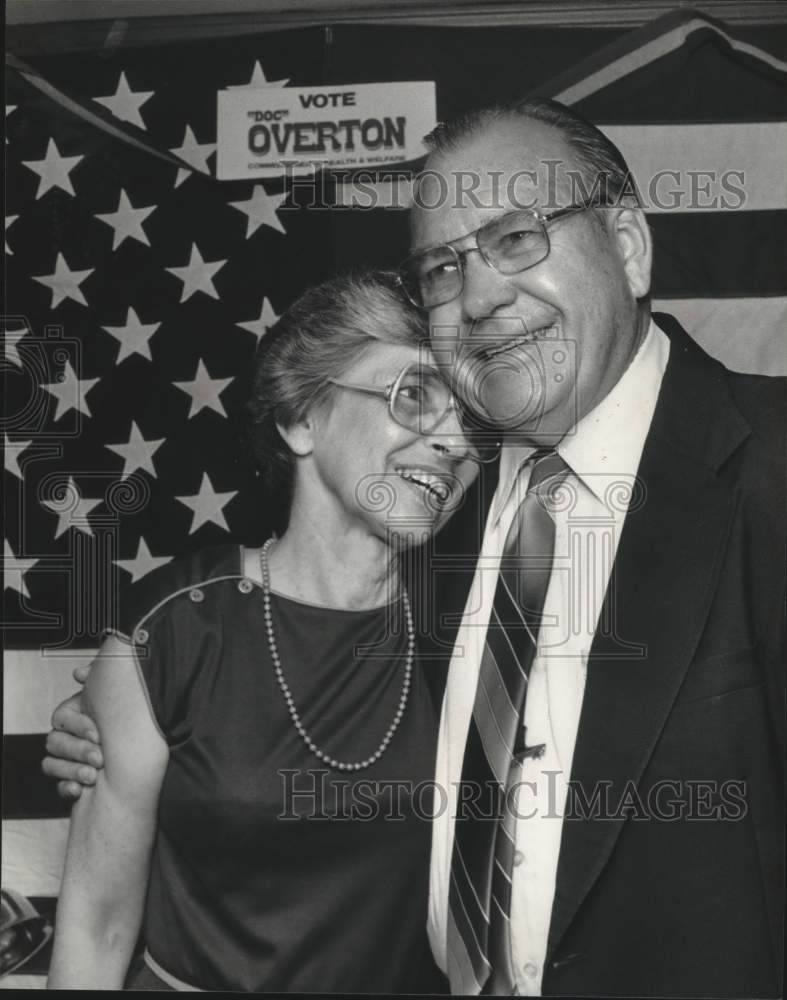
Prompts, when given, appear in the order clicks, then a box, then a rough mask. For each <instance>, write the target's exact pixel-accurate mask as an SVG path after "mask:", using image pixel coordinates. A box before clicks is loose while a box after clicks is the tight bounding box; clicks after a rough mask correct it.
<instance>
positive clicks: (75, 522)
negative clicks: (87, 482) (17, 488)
mask: <svg viewBox="0 0 787 1000" xmlns="http://www.w3.org/2000/svg"><path fill="white" fill-rule="evenodd" d="M103 502H104V498H103V497H98V498H97V499H92V500H91V499H88V498H87V497H83V496H82V494H81V493H80V492H79V487H78V486H77V484H76V483H75V482H74V479H73V477H72V476H69V477H68V484H67V485H66V486H63V487H62V489H61V490H60V491H59V492H58V494H57V498H56V499H53V500H42V501H41V503H42V504H43V505H44V507H48V508H49V510H51V511H52V513H53V514H57V516H58V522H57V529H56V531H55V538H60V536H61V535H63V534H65V532H66V531H68V529H69V528H76V529H77V530H78V531H82V532H84V533H85V534H86V535H92V534H93V529H92V528H91V527H90V522H89V521H88V519H87V515H88V514H89V513H90V511H91V510H93V508H94V507H98V505H99V504H101V503H103Z"/></svg>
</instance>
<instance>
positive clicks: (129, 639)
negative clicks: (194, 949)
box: [106, 573, 242, 989]
mask: <svg viewBox="0 0 787 1000" xmlns="http://www.w3.org/2000/svg"><path fill="white" fill-rule="evenodd" d="M241 578H242V577H241V575H240V574H238V573H228V574H225V575H224V576H213V577H209V578H208V579H207V580H199V581H195V582H192V583H189V584H188V586H186V587H179V588H178V589H177V590H173V591H172V593H170V594H167V596H166V597H164V598H162V600H160V601H159V602H158V604H154V605H153V607H152V608H150V610H148V611H147V612H145V614H144V615H143V616H142V617H141V618H140V619H139V621H138V622H137V624H136V625H135V626H134V628H133V629H132V631H131V635H130V636H128V635H126V633H125V632H121V631H119V630H117V629H107V630H106V631H107V632H108V633H111V634H112V635H115V636H117V638H118V639H120V641H121V642H124V643H127V644H128V645H130V646H131V655H132V657H133V659H134V666H135V667H136V670H137V675H138V677H139V679H140V683H141V684H142V690H143V692H144V694H145V701H146V702H147V705H148V711H149V712H150V717H151V719H152V720H153V725H154V726H155V727H156V730H157V731H158V733H159V734H160V736H161V738H162V739H163V740H164V742H165V743H166V744H167V746H169V745H170V741H169V739H168V738H167V735H166V733H165V732H164V730H163V729H162V727H161V723H160V722H159V720H158V717H157V715H156V712H155V710H154V708H153V702H152V701H151V698H150V691H149V689H148V683H147V680H146V678H145V673H144V671H143V670H142V664H141V663H140V660H139V656H138V655H137V647H138V646H145V645H146V642H147V632H146V630H145V629H144V628H143V625H144V624H145V622H147V621H148V619H149V618H152V617H153V615H154V614H155V613H156V612H157V611H159V610H160V609H161V608H163V607H164V605H165V604H167V603H169V602H170V601H172V600H174V598H176V597H179V596H180V595H181V594H190V593H192V592H193V591H194V590H198V589H199V588H200V587H207V586H208V585H209V584H211V583H221V582H222V581H224V580H238V579H241ZM140 632H142V633H143V634H144V635H145V641H141V639H140ZM188 988H189V989H190V988H191V987H188Z"/></svg>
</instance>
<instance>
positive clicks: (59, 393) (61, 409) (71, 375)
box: [41, 361, 101, 420]
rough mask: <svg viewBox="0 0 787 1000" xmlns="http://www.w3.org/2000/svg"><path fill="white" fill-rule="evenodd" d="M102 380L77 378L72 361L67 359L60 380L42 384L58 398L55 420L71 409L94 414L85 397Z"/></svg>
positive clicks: (86, 414) (43, 387)
mask: <svg viewBox="0 0 787 1000" xmlns="http://www.w3.org/2000/svg"><path fill="white" fill-rule="evenodd" d="M100 381H101V380H100V379H97V378H83V379H80V378H77V373H76V372H75V371H74V369H73V368H72V367H71V362H70V361H66V363H65V367H64V368H63V375H62V377H61V379H60V381H58V382H51V383H49V384H48V385H42V386H41V388H42V389H46V391H47V392H51V393H52V395H53V396H54V397H55V399H56V400H57V410H56V411H55V420H59V419H60V418H61V417H62V416H63V415H64V414H65V413H68V412H69V410H78V411H79V412H80V413H84V414H85V416H87V417H90V416H92V414H91V412H90V407H89V406H88V405H87V399H86V398H85V397H86V396H87V394H88V393H89V392H90V390H91V389H92V388H93V386H94V385H95V384H96V382H100Z"/></svg>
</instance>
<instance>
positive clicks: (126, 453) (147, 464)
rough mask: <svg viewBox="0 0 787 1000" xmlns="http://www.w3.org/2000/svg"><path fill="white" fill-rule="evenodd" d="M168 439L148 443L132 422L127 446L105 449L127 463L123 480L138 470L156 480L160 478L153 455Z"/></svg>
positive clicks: (106, 446) (122, 473) (120, 445)
mask: <svg viewBox="0 0 787 1000" xmlns="http://www.w3.org/2000/svg"><path fill="white" fill-rule="evenodd" d="M165 440H166V438H159V439H158V440H156V441H146V440H145V439H144V438H143V437H142V434H141V433H140V430H139V427H137V425H136V424H135V423H134V421H133V420H132V421H131V432H130V433H129V436H128V441H127V442H126V443H125V444H107V445H104V447H105V448H109V450H110V451H114V452H115V454H116V455H120V457H121V458H122V459H123V462H124V463H125V464H124V466H123V471H122V472H121V474H120V478H121V479H125V478H126V476H130V475H131V473H132V472H136V470H137V469H144V470H145V472H149V473H150V475H151V476H153V478H154V479H157V478H158V475H157V473H156V470H155V469H154V468H153V455H154V454H155V453H156V452H157V451H158V449H159V448H160V447H161V446H162V445H163V444H164V441H165Z"/></svg>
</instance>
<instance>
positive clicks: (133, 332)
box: [101, 306, 161, 365]
mask: <svg viewBox="0 0 787 1000" xmlns="http://www.w3.org/2000/svg"><path fill="white" fill-rule="evenodd" d="M160 326H161V323H147V324H146V323H141V322H140V321H139V317H138V316H137V313H136V310H134V309H132V308H131V306H129V308H128V312H127V313H126V325H125V326H102V327H101V329H102V330H106V332H107V333H109V334H111V335H112V336H113V337H114V338H115V340H117V341H119V342H120V347H119V349H118V356H117V358H116V359H115V364H116V365H119V364H120V362H121V361H124V360H125V359H126V358H129V357H131V355H132V354H140V355H142V357H143V358H147V359H148V361H152V360H153V355H152V354H151V353H150V344H149V343H148V341H149V340H150V338H151V337H152V336H153V334H154V333H155V332H156V330H158V328H159V327H160Z"/></svg>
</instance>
